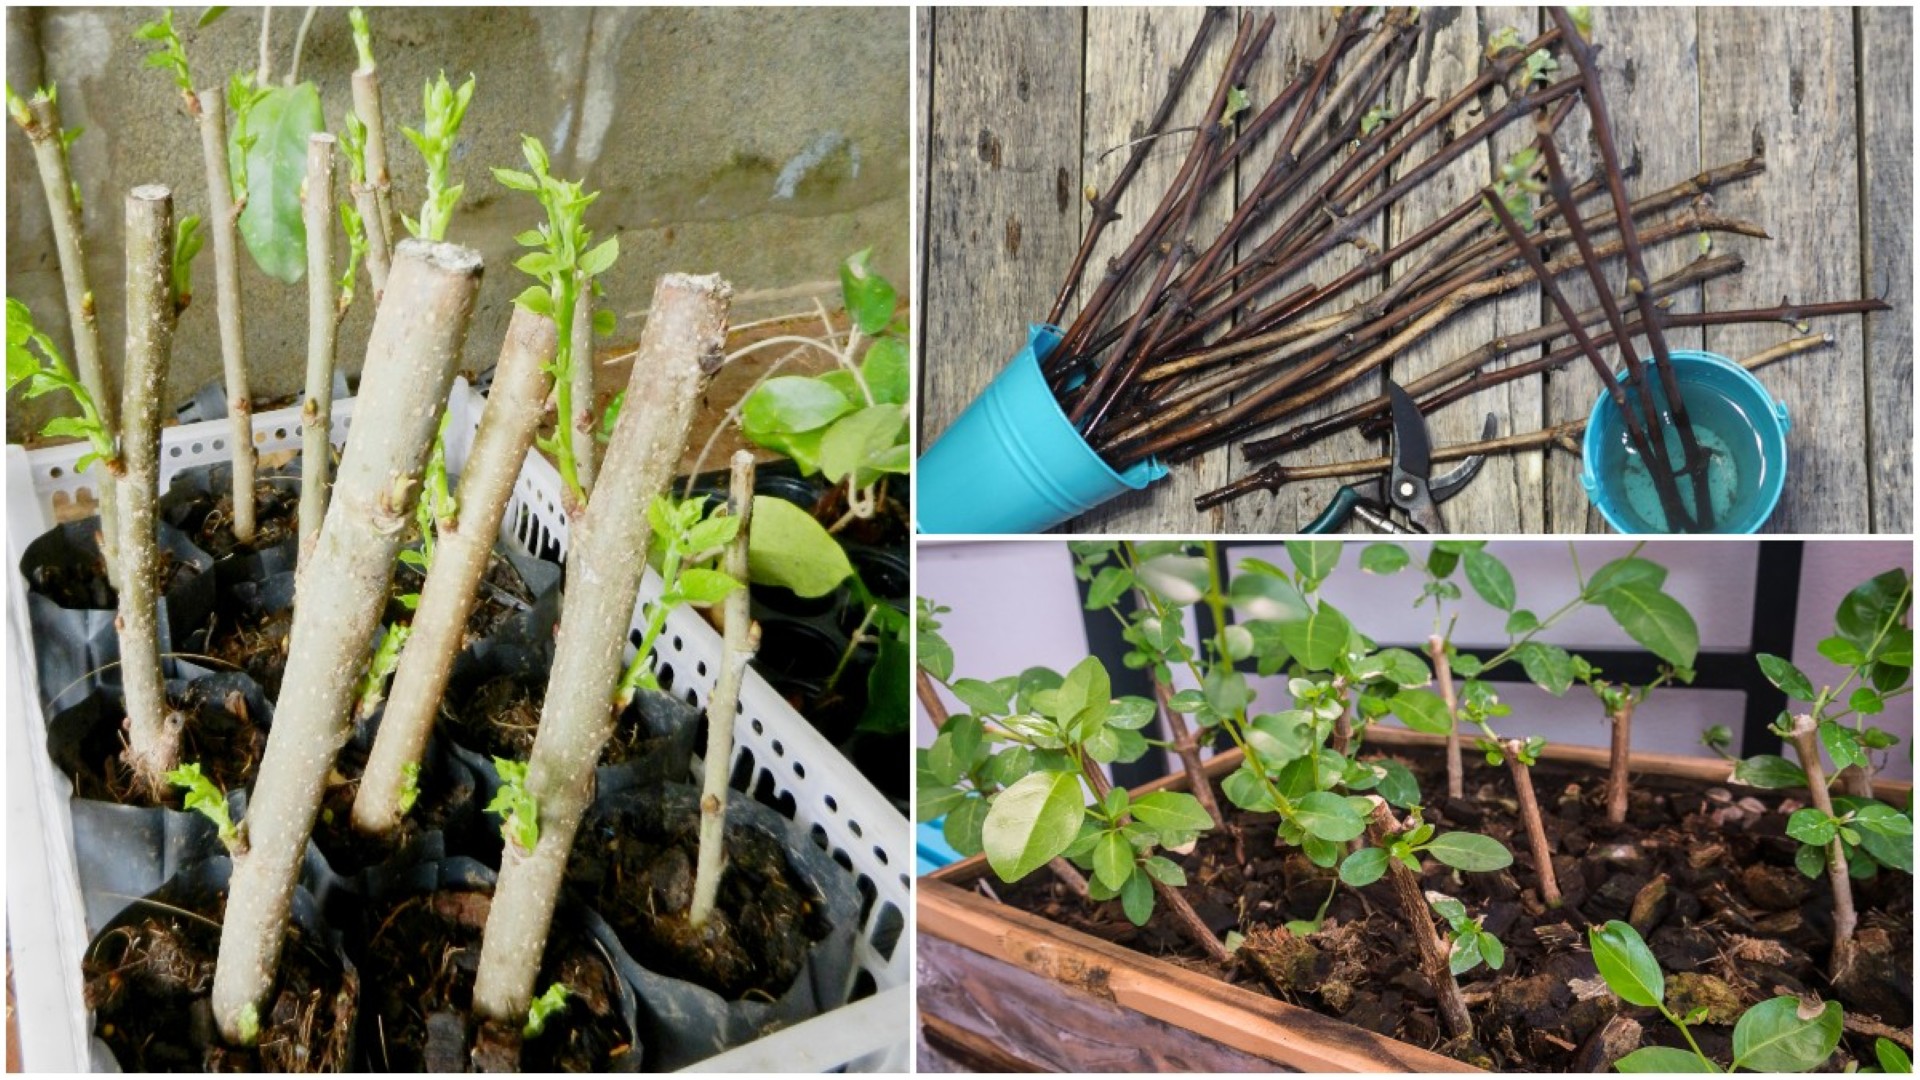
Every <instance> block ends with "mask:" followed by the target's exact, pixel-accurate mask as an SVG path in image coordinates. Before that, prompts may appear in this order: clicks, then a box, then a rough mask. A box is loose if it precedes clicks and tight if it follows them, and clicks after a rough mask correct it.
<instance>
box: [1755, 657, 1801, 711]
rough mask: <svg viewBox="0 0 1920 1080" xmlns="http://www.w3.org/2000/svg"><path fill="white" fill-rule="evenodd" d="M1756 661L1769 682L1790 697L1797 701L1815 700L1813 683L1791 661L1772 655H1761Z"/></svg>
mask: <svg viewBox="0 0 1920 1080" xmlns="http://www.w3.org/2000/svg"><path fill="white" fill-rule="evenodd" d="M1754 659H1755V660H1756V661H1758V662H1759V664H1760V672H1761V674H1763V675H1765V676H1766V677H1767V681H1768V682H1770V683H1772V684H1773V685H1775V686H1777V687H1779V688H1780V689H1781V690H1782V691H1784V692H1785V693H1786V695H1787V696H1788V697H1790V698H1792V699H1793V700H1795V701H1812V700H1813V698H1814V690H1813V682H1812V681H1811V680H1809V679H1808V678H1807V676H1806V673H1805V672H1803V671H1801V670H1800V669H1799V668H1797V667H1794V666H1793V662H1792V661H1791V660H1787V659H1785V658H1783V657H1779V656H1775V655H1773V654H1772V653H1760V654H1759V655H1757V656H1755V657H1754Z"/></svg>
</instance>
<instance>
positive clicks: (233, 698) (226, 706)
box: [73, 683, 267, 810]
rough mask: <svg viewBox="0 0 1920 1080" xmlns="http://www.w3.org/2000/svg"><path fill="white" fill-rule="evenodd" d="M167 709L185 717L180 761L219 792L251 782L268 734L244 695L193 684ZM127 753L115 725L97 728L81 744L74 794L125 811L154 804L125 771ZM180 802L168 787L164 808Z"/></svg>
mask: <svg viewBox="0 0 1920 1080" xmlns="http://www.w3.org/2000/svg"><path fill="white" fill-rule="evenodd" d="M112 704H113V705H114V707H115V708H116V709H117V708H121V707H122V706H121V703H120V701H119V700H118V699H117V698H116V699H114V700H113V701H112ZM167 706H168V707H169V708H171V709H175V710H178V711H179V712H181V713H183V714H184V715H185V716H186V718H187V722H186V728H185V729H184V731H183V732H182V734H181V742H180V760H181V761H183V762H189V761H191V762H197V763H199V765H200V771H201V773H202V774H203V775H205V776H206V777H208V778H209V779H211V780H212V781H213V784H214V787H215V788H217V789H219V790H220V791H236V790H239V789H242V788H246V787H248V786H249V785H251V784H252V783H253V774H254V771H255V770H256V769H257V768H259V765H260V755H261V754H263V753H265V752H266V748H267V732H266V729H265V728H263V727H261V726H259V725H258V724H256V723H255V722H254V720H253V717H252V716H250V715H249V713H250V712H251V710H250V709H249V708H248V706H247V699H246V697H245V696H244V695H243V694H241V693H240V692H239V691H238V690H226V691H222V690H220V689H218V688H215V687H211V686H208V685H206V684H203V683H189V684H187V686H186V688H185V690H184V692H179V693H176V692H174V691H173V690H171V689H170V690H169V692H168V694H167ZM125 750H126V742H125V738H124V735H123V733H122V732H121V730H120V728H119V727H118V726H117V725H114V724H106V723H101V724H96V725H94V727H93V729H92V730H91V731H89V732H87V734H86V736H85V737H84V738H83V739H82V740H81V743H80V748H79V752H78V762H77V764H78V765H79V768H78V769H77V770H76V772H75V775H74V777H73V791H74V795H75V796H77V797H79V798H82V799H98V800H100V801H102V802H111V803H121V804H124V805H127V806H153V805H155V802H154V800H153V799H152V798H150V797H149V795H148V793H147V792H146V791H144V790H142V788H141V785H140V784H138V783H137V782H136V781H135V780H134V776H133V772H132V770H130V769H128V768H127V764H126V761H125V760H124V758H123V757H122V756H121V755H122V754H123V753H124V752H125ZM182 798H184V794H183V792H182V791H181V790H180V789H179V788H170V789H168V791H167V793H166V797H165V798H164V799H163V800H161V805H165V806H167V807H170V808H172V809H175V810H178V809H180V808H181V799H182Z"/></svg>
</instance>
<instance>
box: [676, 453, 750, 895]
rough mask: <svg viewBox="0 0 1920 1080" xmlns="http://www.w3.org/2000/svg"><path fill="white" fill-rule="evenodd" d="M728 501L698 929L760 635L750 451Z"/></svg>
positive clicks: (715, 886)
mask: <svg viewBox="0 0 1920 1080" xmlns="http://www.w3.org/2000/svg"><path fill="white" fill-rule="evenodd" d="M732 470H733V475H732V476H731V477H730V481H731V482H730V485H729V488H728V502H729V503H730V504H731V508H732V509H731V512H732V513H733V515H734V516H735V517H737V518H739V519H740V531H739V532H737V533H735V534H734V537H733V543H732V544H730V545H728V547H727V555H726V562H725V569H726V572H727V574H728V575H729V576H730V577H732V578H733V579H734V580H735V581H737V582H739V583H740V587H739V588H737V589H734V590H733V591H732V592H730V593H728V594H727V598H726V600H725V601H724V603H725V605H726V606H725V609H724V610H725V628H724V635H725V636H724V646H723V650H722V652H721V654H720V677H719V678H718V679H717V680H716V681H715V682H714V686H713V696H712V697H710V698H708V699H707V756H706V759H705V761H704V762H702V764H703V766H704V769H703V770H702V774H701V792H700V850H699V858H698V859H697V860H696V862H695V865H694V875H693V903H692V905H691V906H690V907H689V908H688V909H687V925H689V926H691V927H693V928H694V929H696V930H697V929H699V928H700V927H702V926H705V925H706V924H707V920H708V919H709V918H711V917H712V916H713V903H714V898H715V897H717V896H718V895H719V894H720V871H721V866H722V863H723V861H724V860H725V858H726V843H725V840H726V825H727V797H728V788H727V776H728V774H729V773H731V772H732V770H733V721H734V717H735V716H737V715H738V714H739V712H740V683H741V681H742V680H743V679H745V678H746V674H747V662H748V661H749V660H752V659H753V653H754V649H755V648H756V646H757V645H758V641H759V637H760V635H759V634H758V633H757V632H756V630H755V627H754V625H753V603H752V593H751V592H750V591H749V585H748V581H747V530H748V529H749V528H751V527H752V525H753V451H751V450H736V451H734V453H733V461H732Z"/></svg>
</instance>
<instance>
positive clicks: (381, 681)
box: [354, 623, 413, 719]
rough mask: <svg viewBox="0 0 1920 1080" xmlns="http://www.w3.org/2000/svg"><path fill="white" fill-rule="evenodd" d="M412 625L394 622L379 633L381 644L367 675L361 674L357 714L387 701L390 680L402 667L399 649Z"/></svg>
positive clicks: (364, 714) (370, 711)
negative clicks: (388, 681) (395, 670)
mask: <svg viewBox="0 0 1920 1080" xmlns="http://www.w3.org/2000/svg"><path fill="white" fill-rule="evenodd" d="M412 633H413V627H411V626H408V625H406V624H405V623H394V624H393V625H391V626H389V627H387V628H386V630H384V631H383V632H382V633H381V635H380V644H379V645H378V646H377V647H376V648H375V649H374V650H373V658H372V659H370V660H368V661H367V670H366V674H364V675H362V676H361V677H360V689H359V698H358V703H357V704H356V705H355V706H354V715H355V716H358V717H360V718H362V719H365V718H366V717H369V716H372V715H373V710H375V709H377V708H379V707H380V703H381V702H383V701H385V700H387V680H388V679H389V678H391V677H392V676H393V671H394V669H395V668H397V667H399V666H400V650H401V649H402V648H404V647H405V646H406V644H407V637H408V635H410V634H412Z"/></svg>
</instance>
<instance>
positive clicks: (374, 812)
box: [353, 306, 555, 836]
mask: <svg viewBox="0 0 1920 1080" xmlns="http://www.w3.org/2000/svg"><path fill="white" fill-rule="evenodd" d="M554 351H555V341H554V326H553V320H551V319H549V318H547V317H546V316H544V315H535V314H533V313H532V312H530V311H527V310H526V309H525V308H521V307H518V306H516V307H515V308H514V310H513V319H512V321H511V322H509V323H508V324H507V336H506V340H505V342H504V343H502V345H501V347H500V360H499V362H498V363H497V364H496V365H494V369H493V390H492V391H491V392H490V393H489V394H488V395H487V403H486V411H484V412H483V413H481V414H480V427H479V430H477V431H475V432H474V436H473V447H472V449H471V450H469V451H468V453H467V463H466V467H465V468H463V469H462V470H461V471H460V486H459V488H458V490H457V491H456V492H455V495H454V505H455V506H457V507H459V513H458V515H457V516H456V517H454V519H453V520H452V521H449V522H446V523H444V524H442V525H441V526H440V530H439V533H438V536H437V538H436V540H435V547H434V555H433V566H432V567H431V568H430V569H429V570H428V571H427V580H426V582H425V583H424V584H422V585H421V587H420V603H419V607H418V608H417V609H416V610H415V612H414V616H413V631H412V633H411V634H410V635H409V636H408V638H407V644H406V648H405V649H403V650H402V651H401V653H400V664H399V667H398V668H397V669H396V670H395V671H394V676H393V689H392V691H391V692H390V694H389V695H388V697H387V709H386V713H385V714H384V715H383V716H382V717H381V720H380V730H379V733H378V734H376V735H375V736H374V740H373V749H372V751H371V752H370V753H369V754H368V756H367V765H366V769H365V770H364V771H363V772H362V773H361V777H360V788H359V791H358V792H357V793H356V794H355V795H354V799H353V826H354V828H356V829H358V830H360V831H361V832H363V833H366V834H368V835H372V836H381V835H385V834H387V833H389V832H391V831H392V830H394V829H396V828H398V827H399V825H400V819H401V817H402V814H401V811H400V789H401V786H402V781H403V778H404V776H405V774H406V767H407V766H408V765H410V764H418V763H419V762H420V759H421V757H422V756H423V755H424V754H425V753H426V749H427V740H428V738H429V737H430V736H431V735H432V734H433V722H434V717H435V715H436V714H437V713H438V711H439V707H440V699H441V697H442V695H443V694H444V693H445V692H446V688H447V678H448V676H449V675H450V674H451V672H452V671H453V661H454V657H455V656H457V655H458V654H459V652H460V649H461V648H462V647H463V646H464V645H465V638H466V627H467V616H468V615H469V614H471V613H472V611H473V605H474V604H475V603H476V602H477V599H478V595H479V593H478V586H479V583H480V579H481V577H482V575H484V574H485V573H486V569H487V562H488V560H489V559H490V558H491V556H492V554H493V542H494V537H495V536H497V535H498V534H499V531H500V519H501V517H502V516H503V515H504V514H505V513H506V509H507V502H508V500H509V499H511V498H512V496H513V485H514V482H515V480H517V479H518V478H519V475H520V466H521V463H522V462H523V461H525V460H526V456H527V448H528V447H529V446H531V445H532V444H533V436H534V432H535V430H536V429H537V428H538V427H539V425H540V420H541V417H542V416H544V415H545V413H546V402H547V393H548V391H549V390H550V389H551V388H552V385H553V377H552V375H550V374H549V373H548V371H547V365H549V364H551V363H552V362H553V356H554Z"/></svg>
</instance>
